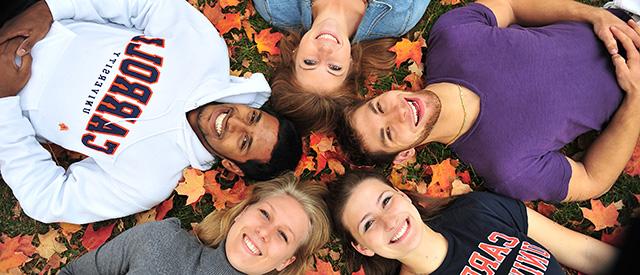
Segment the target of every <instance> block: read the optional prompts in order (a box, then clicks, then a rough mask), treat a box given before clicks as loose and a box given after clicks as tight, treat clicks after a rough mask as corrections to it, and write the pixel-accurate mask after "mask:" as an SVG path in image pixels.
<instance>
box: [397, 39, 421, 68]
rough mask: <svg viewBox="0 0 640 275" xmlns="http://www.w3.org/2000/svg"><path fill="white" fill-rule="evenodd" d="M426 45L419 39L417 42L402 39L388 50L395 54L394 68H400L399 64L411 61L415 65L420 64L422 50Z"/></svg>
mask: <svg viewBox="0 0 640 275" xmlns="http://www.w3.org/2000/svg"><path fill="white" fill-rule="evenodd" d="M426 46H427V43H426V41H425V40H424V38H422V37H420V38H418V40H417V41H410V40H409V39H406V38H402V40H401V41H399V42H397V43H396V44H395V45H394V46H393V47H391V48H390V49H389V51H390V52H394V53H396V68H398V67H400V64H402V63H403V62H405V61H407V60H409V59H411V60H413V62H415V63H421V62H422V48H423V47H426Z"/></svg>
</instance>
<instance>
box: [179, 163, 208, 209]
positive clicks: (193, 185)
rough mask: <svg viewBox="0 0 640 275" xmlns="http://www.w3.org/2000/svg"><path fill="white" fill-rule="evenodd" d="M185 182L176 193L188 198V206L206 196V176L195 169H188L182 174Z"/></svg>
mask: <svg viewBox="0 0 640 275" xmlns="http://www.w3.org/2000/svg"><path fill="white" fill-rule="evenodd" d="M182 175H183V177H184V181H183V182H180V183H179V184H178V187H176V192H178V194H180V195H184V196H187V204H192V203H194V202H196V201H198V200H199V199H200V197H202V195H204V174H202V172H201V171H198V170H197V169H194V168H186V169H184V171H183V172H182Z"/></svg>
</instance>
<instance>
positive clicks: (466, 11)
mask: <svg viewBox="0 0 640 275" xmlns="http://www.w3.org/2000/svg"><path fill="white" fill-rule="evenodd" d="M470 23H479V24H480V25H487V26H497V25H498V22H497V21H496V17H495V15H494V14H493V12H492V11H491V10H490V9H489V8H487V7H486V6H484V5H482V4H477V3H470V4H468V5H466V6H464V7H461V8H455V9H453V10H450V11H448V12H446V13H444V14H443V15H441V16H440V17H439V18H438V19H437V20H436V23H435V24H434V25H433V28H432V29H431V33H434V32H438V31H442V30H445V29H447V28H449V27H452V26H460V25H467V24H470Z"/></svg>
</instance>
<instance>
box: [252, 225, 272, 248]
mask: <svg viewBox="0 0 640 275" xmlns="http://www.w3.org/2000/svg"><path fill="white" fill-rule="evenodd" d="M274 231H275V229H274V228H273V226H272V225H269V224H263V225H260V226H258V227H256V234H257V235H258V237H260V239H261V240H262V241H263V242H265V243H266V242H269V240H270V239H271V235H272V234H273V232H274Z"/></svg>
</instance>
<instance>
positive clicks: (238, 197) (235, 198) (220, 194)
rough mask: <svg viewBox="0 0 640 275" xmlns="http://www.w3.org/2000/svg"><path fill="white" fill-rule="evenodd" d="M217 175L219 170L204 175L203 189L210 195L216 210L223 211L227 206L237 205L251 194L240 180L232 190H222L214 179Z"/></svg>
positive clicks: (249, 189)
mask: <svg viewBox="0 0 640 275" xmlns="http://www.w3.org/2000/svg"><path fill="white" fill-rule="evenodd" d="M219 173H220V171H219V170H209V171H207V172H205V174H204V177H205V184H204V188H205V189H206V192H207V193H209V194H211V196H212V198H213V200H214V204H213V205H214V206H215V208H216V209H218V210H220V209H225V208H226V207H227V204H229V206H233V205H235V204H238V203H239V202H241V201H242V200H243V199H244V198H246V197H247V196H248V195H249V193H250V192H251V189H252V188H250V187H247V186H246V185H245V184H244V180H243V179H242V178H240V180H238V181H237V182H236V183H235V184H234V185H233V188H230V189H225V190H222V188H221V186H220V183H218V179H217V177H216V176H217V175H218V174H219Z"/></svg>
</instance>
